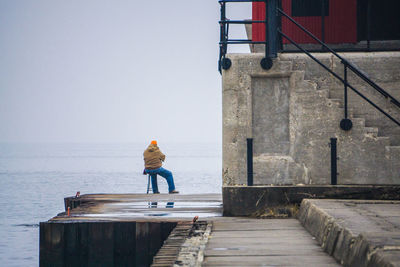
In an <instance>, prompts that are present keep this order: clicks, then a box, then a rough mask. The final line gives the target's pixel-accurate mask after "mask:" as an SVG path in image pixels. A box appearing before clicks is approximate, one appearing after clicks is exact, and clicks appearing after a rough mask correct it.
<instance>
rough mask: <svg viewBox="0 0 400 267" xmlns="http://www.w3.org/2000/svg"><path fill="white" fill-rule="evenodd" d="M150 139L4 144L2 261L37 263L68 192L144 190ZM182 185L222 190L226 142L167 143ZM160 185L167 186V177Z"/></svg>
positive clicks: (0, 156) (0, 165) (0, 154)
mask: <svg viewBox="0 0 400 267" xmlns="http://www.w3.org/2000/svg"><path fill="white" fill-rule="evenodd" d="M145 148H146V145H145V144H0V266H10V267H11V266H18V267H19V266H37V265H38V262H39V227H38V223H39V222H41V221H46V220H48V219H50V218H51V217H53V216H55V215H56V214H57V213H59V212H62V211H63V210H64V203H63V198H64V197H65V196H73V195H75V193H76V192H77V191H80V192H81V194H89V193H145V192H146V186H147V178H146V176H144V175H142V171H143V158H142V153H143V150H144V149H145ZM161 150H162V151H163V152H164V154H166V156H167V159H166V162H165V164H164V167H165V168H167V169H169V170H171V171H172V172H173V174H174V180H175V185H176V188H177V190H179V191H180V192H181V193H183V194H193V193H220V192H221V170H222V166H221V164H222V163H221V145H218V144H165V145H164V146H161ZM158 183H159V189H160V191H161V192H162V193H166V192H167V191H168V187H167V184H166V182H165V180H164V179H163V178H159V182H158Z"/></svg>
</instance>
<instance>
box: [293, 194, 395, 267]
mask: <svg viewBox="0 0 400 267" xmlns="http://www.w3.org/2000/svg"><path fill="white" fill-rule="evenodd" d="M299 220H300V221H301V223H302V224H303V225H304V227H305V228H306V229H307V230H308V231H309V232H310V233H311V234H312V235H313V236H315V237H316V240H317V241H318V242H319V243H320V244H321V246H322V248H323V249H324V250H325V251H326V252H327V253H329V254H331V255H332V256H333V257H334V258H336V260H338V261H340V262H341V263H343V265H345V266H360V267H362V266H400V201H383V200H334V199H305V200H303V202H302V204H301V207H300V211H299Z"/></svg>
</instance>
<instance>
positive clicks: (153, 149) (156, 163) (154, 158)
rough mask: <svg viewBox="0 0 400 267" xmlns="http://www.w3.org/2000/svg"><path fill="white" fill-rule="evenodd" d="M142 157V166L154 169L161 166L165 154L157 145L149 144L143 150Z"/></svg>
mask: <svg viewBox="0 0 400 267" xmlns="http://www.w3.org/2000/svg"><path fill="white" fill-rule="evenodd" d="M143 159H144V168H145V169H150V170H154V169H158V168H160V167H161V166H162V162H163V161H164V160H165V155H164V154H163V153H162V152H161V151H160V149H159V148H158V146H157V145H153V144H150V145H149V147H148V148H147V149H146V150H145V151H144V152H143Z"/></svg>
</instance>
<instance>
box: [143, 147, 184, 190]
mask: <svg viewBox="0 0 400 267" xmlns="http://www.w3.org/2000/svg"><path fill="white" fill-rule="evenodd" d="M143 159H144V168H145V169H144V172H145V173H147V174H150V176H151V184H152V188H153V193H154V194H159V193H160V192H159V191H158V185H157V174H159V175H160V176H162V177H164V178H165V179H166V180H167V183H168V191H169V193H170V194H176V193H179V192H178V191H176V190H175V184H174V178H173V176H172V172H170V171H169V170H167V169H164V168H163V167H162V162H163V161H164V160H165V155H164V154H163V153H162V152H161V150H160V149H159V148H158V146H157V141H155V140H153V141H151V144H150V145H149V146H148V147H147V149H146V150H145V151H144V152H143Z"/></svg>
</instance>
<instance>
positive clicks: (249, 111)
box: [221, 1, 400, 186]
mask: <svg viewBox="0 0 400 267" xmlns="http://www.w3.org/2000/svg"><path fill="white" fill-rule="evenodd" d="M270 2H274V1H270ZM286 2H287V1H286ZM396 4H397V3H396ZM271 5H273V4H271ZM270 8H271V7H270ZM273 8H275V7H273ZM253 11H254V8H253ZM266 12H268V9H267V11H266ZM221 14H222V13H221ZM264 14H265V8H264ZM224 16H225V14H223V16H222V15H221V17H222V21H223V20H224V18H225V17H224ZM264 18H265V15H264ZM257 19H258V20H263V18H257ZM254 24H256V23H254V19H253V26H254ZM279 24H282V23H276V25H279ZM221 25H223V23H222V24H221ZM250 25H251V24H250ZM267 27H270V26H268V24H267ZM273 27H274V26H272V28H270V29H268V30H269V35H270V36H269V38H270V39H269V40H275V41H274V42H272V41H271V42H270V43H277V40H276V39H279V38H277V37H275V36H274V35H273V34H271V31H273ZM332 27H333V26H332ZM260 28H261V27H257V30H260ZM221 29H222V26H221ZM248 29H249V27H248ZM271 29H272V30H271ZM262 30H263V31H265V26H264V28H263V29H262ZM280 30H281V29H280V28H279V27H278V32H279V31H280ZM292 31H293V30H292ZM391 32H393V31H391ZM224 34H225V36H226V33H224ZM252 34H253V35H257V33H255V32H254V30H253V31H252ZM318 34H321V33H318ZM318 34H316V35H318ZM221 36H222V35H221ZM225 36H224V38H222V39H221V40H222V41H221V47H222V52H223V55H222V57H221V62H222V63H221V64H222V83H223V89H222V91H223V92H222V93H223V184H224V185H225V186H226V185H244V184H246V183H247V172H248V168H247V145H246V139H247V138H252V139H253V175H254V185H269V184H273V185H297V184H330V183H331V148H330V145H329V143H330V139H331V138H336V139H337V155H338V161H337V171H338V178H337V179H338V184H400V125H398V124H396V122H395V120H397V122H398V121H400V106H398V105H396V103H395V100H393V99H397V100H399V99H400V71H399V69H400V52H396V51H384V52H383V51H378V52H365V51H362V52H351V53H350V52H347V53H340V54H339V58H338V57H336V56H335V55H334V54H332V53H314V54H312V55H311V56H313V57H314V58H315V59H317V60H319V61H320V62H321V63H323V64H324V65H325V66H326V67H327V68H328V69H329V70H331V71H333V72H334V73H336V74H337V75H338V77H339V79H338V77H335V75H333V74H331V73H330V72H328V71H327V70H325V69H324V68H323V67H321V66H320V65H319V64H318V63H317V62H315V61H314V60H313V59H312V58H311V57H310V56H308V55H307V54H305V53H284V51H281V52H280V51H279V48H278V49H277V48H275V49H276V50H275V55H274V53H273V51H272V53H271V50H273V49H274V46H275V45H273V44H270V45H267V46H269V47H267V52H266V54H263V53H251V54H229V53H228V54H225V53H224V52H226V51H227V50H226V46H227V45H229V44H230V42H229V39H228V38H225ZM257 36H258V37H257V38H259V36H260V34H259V33H258V35H257ZM362 36H365V35H362ZM374 36H376V35H374ZM271 38H276V39H271ZM339 39H340V38H339ZM304 40H306V39H301V41H302V43H303V47H307V45H312V44H307V43H306V42H305V41H304ZM253 41H254V40H253ZM264 41H265V34H264ZM359 41H362V40H359ZM368 41H369V40H368ZM385 42H386V41H385ZM385 42H382V44H383V45H382V46H381V47H382V48H385V45H384V44H385ZM267 43H268V42H267ZM392 43H394V44H395V43H396V41H394V42H392ZM281 44H282V43H281ZM375 44H379V41H377V40H375ZM250 45H251V46H252V47H253V51H255V52H259V51H263V50H264V47H265V46H264V45H262V44H250ZM336 45H337V47H338V48H346V49H348V48H349V44H342V46H340V44H339V46H338V44H336ZM257 46H258V48H257ZM271 47H272V48H271ZM277 47H279V44H278V45H277ZM282 47H283V46H282V45H281V49H282ZM360 47H361V46H360V42H358V43H355V44H353V48H354V50H356V48H360ZM376 47H377V49H378V48H379V45H378V46H376ZM378 50H379V49H378ZM382 50H383V49H382ZM397 51H398V49H397ZM340 57H342V58H344V59H346V60H347V61H346V62H347V63H345V64H347V66H346V70H347V75H346V76H347V77H346V80H347V83H348V84H347V85H348V86H347V90H348V97H347V99H348V101H347V105H346V106H347V107H348V108H347V110H346V115H347V119H349V120H351V122H352V127H351V129H350V130H347V131H345V130H343V129H342V128H341V127H340V123H341V121H342V120H343V119H344V118H345V100H344V98H345V97H344V87H345V86H344V84H343V83H342V82H341V81H340V79H343V80H344V79H345V77H344V64H343V63H342V60H341V59H340ZM263 58H267V59H268V60H270V61H271V63H272V67H271V68H269V69H265V68H263V67H262V66H261V65H260V61H261V60H262V59H263ZM226 59H229V60H226ZM224 60H225V61H224ZM267 65H268V64H267ZM264 67H265V66H264ZM268 67H270V66H267V68H268ZM349 69H356V72H357V71H359V72H360V73H361V74H360V75H361V77H360V75H356V74H355V73H354V72H353V71H350V70H349ZM362 77H366V78H367V81H366V80H365V79H363V78H362ZM368 81H373V83H374V84H376V85H377V86H378V88H383V89H384V90H385V93H387V94H390V96H391V97H393V98H391V97H387V96H386V97H385V95H384V94H382V92H380V91H379V90H376V89H374V85H373V86H371V85H370V84H369V82H368ZM349 86H351V87H353V88H355V89H356V90H358V92H360V93H362V94H363V95H364V96H365V97H367V98H368V99H369V101H371V102H372V103H373V104H375V105H376V106H378V107H379V108H380V109H381V111H384V112H385V113H387V115H389V116H391V117H392V119H390V118H388V117H387V116H386V115H385V114H383V113H382V112H381V111H379V110H378V109H376V108H375V107H374V106H373V105H371V104H370V103H369V102H368V101H366V100H365V99H363V98H362V97H360V96H359V95H358V94H356V93H355V92H354V91H352V90H351V88H349ZM397 104H398V103H397Z"/></svg>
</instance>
